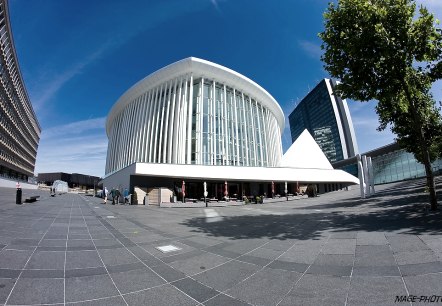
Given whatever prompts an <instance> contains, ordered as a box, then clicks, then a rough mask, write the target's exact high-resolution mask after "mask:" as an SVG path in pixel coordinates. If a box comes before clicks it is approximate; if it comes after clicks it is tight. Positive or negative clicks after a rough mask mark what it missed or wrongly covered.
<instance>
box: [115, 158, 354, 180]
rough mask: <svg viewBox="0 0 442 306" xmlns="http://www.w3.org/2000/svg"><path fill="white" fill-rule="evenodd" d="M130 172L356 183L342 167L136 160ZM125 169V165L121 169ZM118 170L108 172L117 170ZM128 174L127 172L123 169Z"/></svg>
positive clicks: (229, 178)
mask: <svg viewBox="0 0 442 306" xmlns="http://www.w3.org/2000/svg"><path fill="white" fill-rule="evenodd" d="M129 168H130V175H141V176H143V175H145V176H156V177H171V178H177V179H183V180H186V179H196V180H222V181H224V180H226V181H250V182H271V181H275V182H305V183H348V184H359V180H358V179H357V178H356V177H354V176H353V175H351V174H348V173H347V172H345V171H342V170H333V169H315V168H310V169H309V168H289V167H239V166H207V165H178V164H151V163H135V164H132V165H131V166H129ZM123 170H124V169H123ZM118 172H119V171H117V172H115V173H113V174H110V175H109V176H111V175H114V174H118ZM125 174H126V175H127V174H128V173H127V172H126V173H125Z"/></svg>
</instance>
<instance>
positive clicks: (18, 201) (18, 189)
mask: <svg viewBox="0 0 442 306" xmlns="http://www.w3.org/2000/svg"><path fill="white" fill-rule="evenodd" d="M15 204H21V188H17V195H16V197H15Z"/></svg>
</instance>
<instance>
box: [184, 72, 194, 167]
mask: <svg viewBox="0 0 442 306" xmlns="http://www.w3.org/2000/svg"><path fill="white" fill-rule="evenodd" d="M188 103H189V107H188V110H189V112H188V114H187V142H186V146H187V160H186V164H189V165H190V164H191V163H192V117H193V74H191V75H190V92H189V101H188Z"/></svg>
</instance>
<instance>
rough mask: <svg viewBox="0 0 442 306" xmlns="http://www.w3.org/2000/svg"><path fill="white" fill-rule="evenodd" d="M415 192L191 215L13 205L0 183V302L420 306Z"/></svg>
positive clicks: (413, 187)
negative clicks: (166, 249) (163, 248)
mask: <svg viewBox="0 0 442 306" xmlns="http://www.w3.org/2000/svg"><path fill="white" fill-rule="evenodd" d="M422 185H423V182H422V181H413V182H407V183H402V184H395V185H385V186H382V187H379V189H382V190H381V191H380V192H379V193H378V194H377V195H376V196H375V197H373V198H371V199H367V200H360V199H358V197H357V191H358V190H356V188H355V190H353V191H347V192H344V191H343V192H334V193H329V194H327V195H322V196H320V197H318V198H314V199H298V200H293V201H288V202H284V201H283V202H279V203H271V204H263V205H256V204H255V205H245V206H239V207H219V208H213V207H212V208H192V209H186V208H181V209H179V208H158V207H146V206H128V205H126V206H122V205H115V206H112V205H109V204H108V205H103V204H100V199H98V198H93V197H88V196H84V195H76V194H66V195H61V196H56V197H55V198H51V197H49V194H47V193H44V192H40V191H32V190H24V196H27V195H31V194H37V193H40V194H41V198H40V200H39V201H38V202H36V203H32V204H24V205H16V204H14V203H15V190H14V189H5V188H3V189H2V188H0V304H6V305H29V304H60V305H66V304H78V305H207V306H209V305H249V304H251V305H429V304H430V303H424V302H425V300H424V299H425V298H429V299H436V298H437V297H438V296H442V218H441V217H442V214H441V213H440V211H439V212H436V213H431V212H430V213H427V212H425V210H424V203H425V202H426V201H427V197H426V196H425V195H424V194H422V193H421V191H422V190H423V187H422ZM440 185H441V180H439V187H438V188H439V190H440V187H441V186H440ZM439 202H440V203H441V204H440V205H441V206H442V198H441V196H440V195H439ZM161 246H174V247H176V248H178V250H174V251H170V252H166V253H163V252H162V251H160V250H159V249H157V247H161ZM397 296H399V299H406V298H408V302H397V299H398V298H397ZM413 300H414V302H413ZM419 300H420V301H421V302H419ZM440 303H442V297H440V298H439V303H436V304H440Z"/></svg>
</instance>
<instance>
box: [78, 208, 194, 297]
mask: <svg viewBox="0 0 442 306" xmlns="http://www.w3.org/2000/svg"><path fill="white" fill-rule="evenodd" d="M92 213H95V212H92ZM83 218H84V216H83ZM99 220H100V222H101V223H103V225H104V224H105V223H107V225H108V226H109V227H111V228H113V229H114V230H115V231H117V232H118V230H116V229H115V228H114V227H113V226H112V225H111V224H109V222H107V221H106V220H104V219H103V218H101V219H99ZM128 221H129V222H130V220H128ZM105 228H106V229H107V230H108V231H109V229H108V227H107V226H105ZM109 232H110V231H109ZM123 236H124V237H125V238H126V239H129V240H130V238H128V237H127V236H125V235H123ZM91 238H92V236H91ZM115 239H117V240H118V241H119V242H120V243H121V241H120V239H119V238H117V237H116V238H115ZM121 244H123V243H121ZM94 245H95V242H94ZM135 245H137V246H138V244H136V243H135ZM123 246H124V248H125V249H126V250H127V251H128V252H129V253H131V254H132V255H133V256H134V257H135V258H136V259H138V260H139V261H140V262H141V263H142V264H143V265H144V266H145V267H147V268H148V269H149V270H150V271H152V272H153V273H155V274H156V275H157V276H158V277H160V278H161V279H163V280H164V281H165V283H164V284H162V285H160V286H164V285H167V284H170V285H171V286H173V287H174V288H175V289H176V290H178V291H179V292H181V293H183V294H184V295H186V296H188V297H189V298H190V299H192V300H194V301H195V302H197V303H198V301H197V300H196V299H195V298H193V297H191V296H190V295H188V294H187V293H186V292H184V291H182V290H181V289H180V288H178V287H176V286H174V285H173V284H172V282H169V281H167V280H166V279H165V278H164V277H162V276H161V275H160V274H158V273H157V272H156V271H155V270H153V269H152V268H151V267H149V266H148V265H147V264H146V263H145V262H144V261H142V260H141V259H140V258H139V257H138V256H136V255H135V254H134V253H133V252H132V251H131V250H129V249H128V248H127V247H126V246H125V245H124V244H123ZM143 249H144V248H143ZM144 250H145V249H144ZM145 251H146V253H148V254H149V255H151V256H153V257H155V258H156V259H158V260H160V261H161V262H162V263H163V264H165V265H167V266H169V267H170V268H171V269H173V270H175V269H174V268H173V267H172V266H170V265H169V264H167V263H165V262H163V261H162V260H161V259H160V258H158V257H156V256H155V255H154V254H152V253H151V252H149V251H147V250H145ZM97 252H98V250H97ZM98 256H100V254H98ZM100 259H101V256H100ZM103 264H104V262H103ZM105 269H106V271H107V273H108V274H109V271H108V269H107V268H106V267H105ZM109 277H111V276H110V274H109ZM185 278H186V276H185V277H183V278H181V279H185ZM111 279H112V277H111ZM181 279H180V280H181ZM175 281H177V280H175ZM112 282H113V279H112ZM114 285H115V283H114ZM115 287H116V288H117V290H118V292H119V293H120V295H121V297H122V298H123V300H124V302H125V303H126V305H129V304H128V303H127V301H126V299H125V298H124V297H123V295H122V294H121V292H120V290H119V289H118V287H117V286H116V285H115ZM145 290H146V289H143V290H141V291H145Z"/></svg>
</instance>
